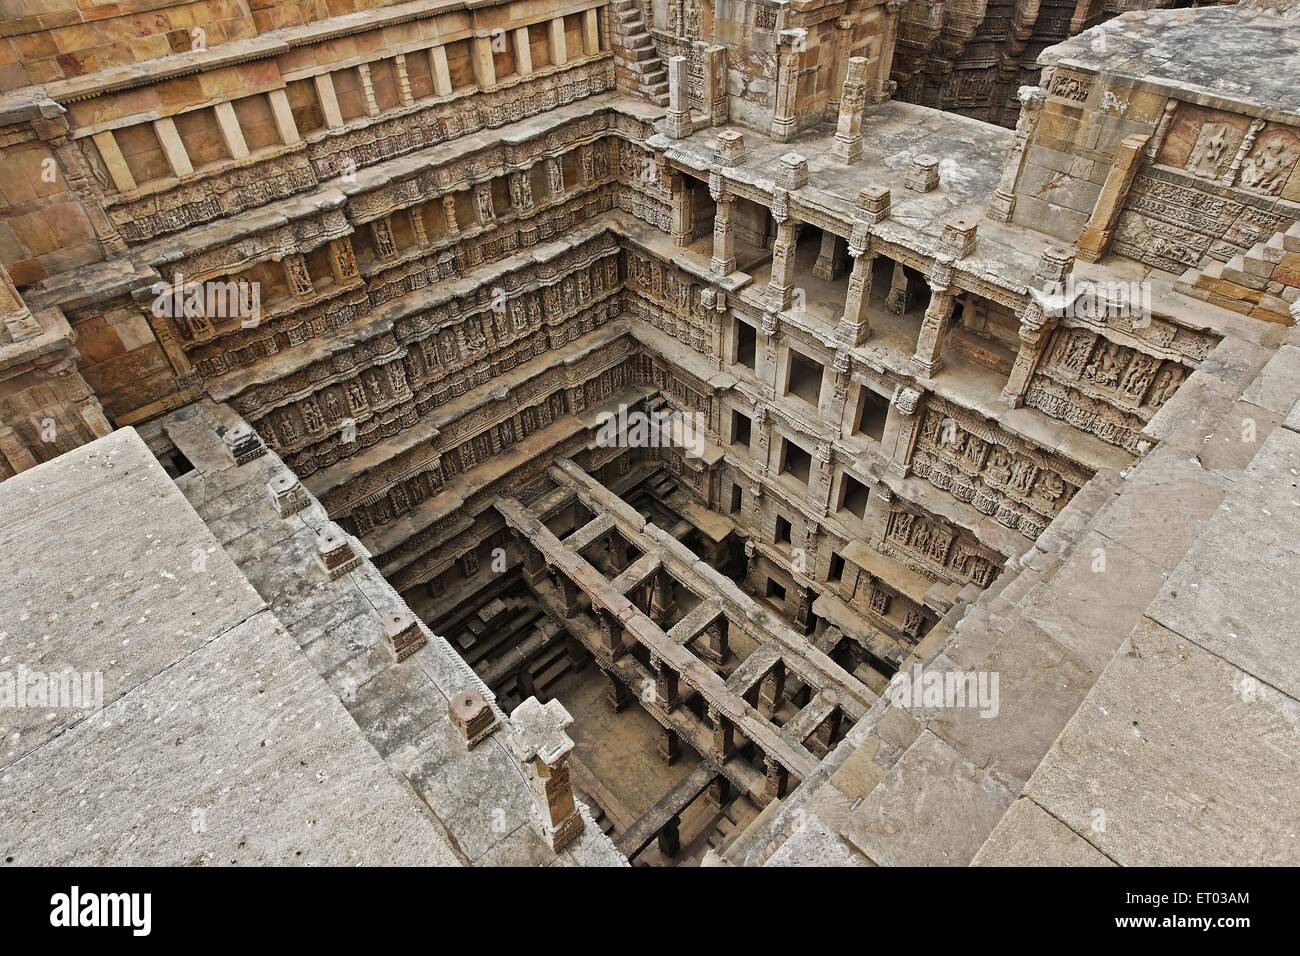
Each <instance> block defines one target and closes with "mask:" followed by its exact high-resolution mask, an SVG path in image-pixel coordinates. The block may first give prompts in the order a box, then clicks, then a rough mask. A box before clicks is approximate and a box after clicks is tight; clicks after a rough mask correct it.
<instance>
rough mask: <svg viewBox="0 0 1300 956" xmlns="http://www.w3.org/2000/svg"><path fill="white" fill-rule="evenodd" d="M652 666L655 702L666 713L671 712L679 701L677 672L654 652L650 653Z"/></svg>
mask: <svg viewBox="0 0 1300 956" xmlns="http://www.w3.org/2000/svg"><path fill="white" fill-rule="evenodd" d="M650 667H651V668H652V669H653V670H654V672H655V704H656V706H658V707H659V708H660V709H661V710H663V711H664V712H665V713H671V712H672V711H673V709H674V708H675V707H676V706H677V702H678V694H677V690H678V677H677V672H676V671H675V670H673V669H672V668H671V667H669V666H668V665H667V664H665V663H664V662H663V661H662V660H660V659H659V658H658V657H656V656H655V655H654V654H651V655H650Z"/></svg>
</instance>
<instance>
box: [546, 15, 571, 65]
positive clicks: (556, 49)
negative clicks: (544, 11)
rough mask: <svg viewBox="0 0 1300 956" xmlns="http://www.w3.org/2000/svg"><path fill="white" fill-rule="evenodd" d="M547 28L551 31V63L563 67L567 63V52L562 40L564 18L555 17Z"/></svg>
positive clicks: (564, 42)
mask: <svg viewBox="0 0 1300 956" xmlns="http://www.w3.org/2000/svg"><path fill="white" fill-rule="evenodd" d="M548 26H549V27H550V31H551V63H553V64H554V65H555V66H564V64H566V63H568V62H569V52H568V49H567V48H566V41H565V39H564V17H556V18H555V19H554V20H552V21H551V22H550V23H549V24H548Z"/></svg>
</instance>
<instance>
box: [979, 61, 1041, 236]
mask: <svg viewBox="0 0 1300 956" xmlns="http://www.w3.org/2000/svg"><path fill="white" fill-rule="evenodd" d="M1019 96H1020V119H1019V120H1017V121H1016V135H1015V139H1013V140H1012V142H1011V151H1010V152H1009V153H1008V154H1007V162H1006V165H1005V166H1003V167H1002V178H1001V179H1000V180H999V181H998V188H997V189H996V190H995V191H994V193H993V198H992V199H990V200H989V208H988V217H989V218H990V219H996V220H997V221H998V222H1010V221H1011V215H1012V213H1013V212H1015V208H1016V183H1017V182H1018V181H1019V179H1020V171H1021V170H1022V169H1023V168H1024V165H1025V152H1026V149H1027V147H1028V145H1029V140H1030V138H1031V137H1032V136H1033V135H1034V130H1035V129H1037V127H1038V121H1039V120H1040V119H1041V118H1042V115H1043V102H1044V101H1045V100H1046V99H1047V91H1046V90H1044V89H1043V88H1042V87H1041V86H1022V87H1021V88H1020V94H1019Z"/></svg>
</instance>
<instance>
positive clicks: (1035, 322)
mask: <svg viewBox="0 0 1300 956" xmlns="http://www.w3.org/2000/svg"><path fill="white" fill-rule="evenodd" d="M1055 324H1056V322H1055V319H1054V318H1052V317H1049V316H1047V315H1045V314H1044V313H1043V308H1042V306H1040V305H1039V304H1038V303H1037V302H1034V301H1032V300H1031V301H1030V302H1029V304H1028V305H1026V306H1025V310H1024V312H1023V313H1021V316H1020V330H1019V336H1020V350H1019V351H1018V352H1016V361H1015V364H1014V365H1013V366H1012V367H1011V374H1010V376H1008V378H1007V384H1006V386H1005V387H1004V388H1003V389H1002V401H1003V403H1004V404H1006V405H1007V406H1008V407H1009V408H1016V407H1017V406H1019V405H1020V403H1021V402H1023V401H1024V397H1025V392H1026V390H1027V389H1028V388H1029V380H1030V379H1031V378H1033V375H1034V370H1035V369H1036V368H1037V367H1038V362H1039V360H1040V359H1041V358H1042V357H1043V352H1044V350H1045V349H1046V348H1047V340H1048V338H1049V333H1050V332H1051V330H1052V327H1053V326H1054V325H1055Z"/></svg>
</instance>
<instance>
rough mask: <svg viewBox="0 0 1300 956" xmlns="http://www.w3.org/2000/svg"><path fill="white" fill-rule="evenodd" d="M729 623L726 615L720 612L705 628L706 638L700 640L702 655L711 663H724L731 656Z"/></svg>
mask: <svg viewBox="0 0 1300 956" xmlns="http://www.w3.org/2000/svg"><path fill="white" fill-rule="evenodd" d="M728 632H729V624H728V621H727V618H726V615H723V614H719V615H718V616H717V617H715V618H714V619H713V620H712V621H711V622H710V623H709V625H708V627H706V628H705V629H704V640H702V641H701V642H700V645H699V646H700V657H702V658H704V659H705V660H706V661H708V662H709V663H710V664H724V663H726V660H727V658H728V657H730V656H731V650H730V648H729V647H728V646H727V639H728Z"/></svg>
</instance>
